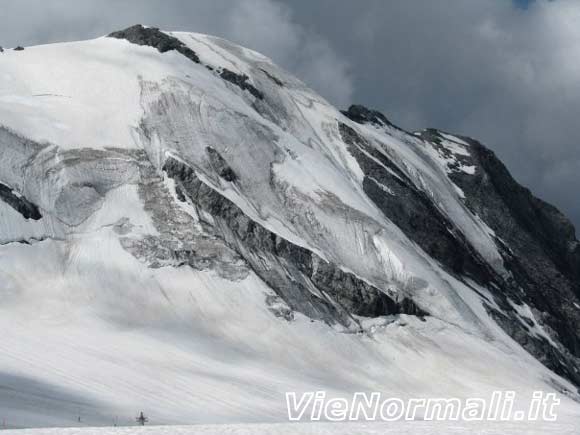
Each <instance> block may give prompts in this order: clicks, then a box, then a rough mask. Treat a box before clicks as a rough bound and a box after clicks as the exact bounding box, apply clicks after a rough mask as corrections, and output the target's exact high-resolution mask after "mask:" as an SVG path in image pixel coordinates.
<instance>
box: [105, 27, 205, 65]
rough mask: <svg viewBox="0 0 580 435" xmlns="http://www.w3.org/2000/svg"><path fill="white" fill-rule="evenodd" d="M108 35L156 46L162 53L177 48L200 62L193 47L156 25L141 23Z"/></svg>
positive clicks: (191, 58) (134, 42) (196, 61)
mask: <svg viewBox="0 0 580 435" xmlns="http://www.w3.org/2000/svg"><path fill="white" fill-rule="evenodd" d="M108 36H109V37H110V38H117V39H126V40H127V41H129V42H131V43H132V44H137V45H148V46H150V47H154V48H156V49H157V50H159V52H160V53H165V52H168V51H171V50H175V51H177V52H179V53H181V54H182V55H184V56H185V57H187V58H188V59H190V60H192V61H193V62H195V63H200V61H199V57H198V56H197V54H196V53H195V52H194V51H193V50H192V49H191V48H189V47H187V46H186V45H185V44H184V43H183V42H181V41H180V40H179V39H177V38H174V37H172V36H169V35H168V34H166V33H163V32H162V31H161V30H159V29H158V28H156V27H143V26H142V25H141V24H136V25H134V26H132V27H129V28H127V29H125V30H119V31H117V32H113V33H111V34H109V35H108Z"/></svg>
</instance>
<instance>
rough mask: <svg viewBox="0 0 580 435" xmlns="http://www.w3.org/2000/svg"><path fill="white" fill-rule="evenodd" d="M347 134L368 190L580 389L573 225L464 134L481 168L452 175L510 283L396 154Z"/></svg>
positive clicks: (435, 140) (578, 251)
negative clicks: (529, 313)
mask: <svg viewBox="0 0 580 435" xmlns="http://www.w3.org/2000/svg"><path fill="white" fill-rule="evenodd" d="M343 113H344V114H345V115H346V116H347V117H349V118H350V119H351V120H353V121H355V122H357V123H361V124H366V123H372V124H374V125H376V126H379V127H381V126H387V125H388V126H392V124H391V123H390V122H389V121H388V120H387V118H386V117H385V116H384V115H382V114H380V113H379V112H376V111H373V110H369V109H367V108H364V107H362V106H351V108H349V110H348V111H346V112H343ZM395 128H396V127H395ZM339 129H340V132H341V135H342V137H343V140H344V141H345V143H346V144H347V145H348V146H349V151H350V153H351V154H352V155H353V156H354V157H355V158H356V159H357V162H358V163H359V165H360V167H361V169H362V170H363V172H364V173H365V178H364V180H363V188H364V191H365V193H366V194H367V196H368V197H369V198H370V199H371V200H372V201H373V202H374V203H375V204H376V205H377V206H378V207H379V209H380V210H381V211H382V212H383V213H384V214H385V216H387V217H388V218H389V219H390V220H391V221H393V222H394V223H395V224H396V225H397V226H398V227H399V228H401V229H402V230H403V231H404V232H405V234H406V235H407V236H408V237H409V238H410V239H412V240H413V241H415V243H417V244H418V245H419V246H421V247H422V248H423V250H425V251H426V252H427V253H428V254H429V255H431V256H432V257H433V258H435V259H437V260H438V261H439V262H441V264H442V265H444V266H446V267H447V269H448V270H449V271H451V272H453V273H455V274H456V276H458V277H459V278H460V279H461V277H462V276H470V277H471V278H473V279H474V280H475V281H477V282H479V283H481V284H484V285H485V286H486V287H487V288H489V289H490V290H491V291H492V295H493V297H494V302H495V304H496V305H498V306H499V307H500V309H501V311H498V310H497V309H495V308H492V307H491V306H487V309H488V312H489V313H490V315H491V316H492V317H493V318H494V319H496V321H497V322H498V324H500V325H501V326H502V328H503V329H504V330H505V331H506V332H507V333H508V334H509V335H510V336H511V337H512V338H514V339H515V340H516V341H517V342H518V343H520V344H521V345H522V346H523V347H524V348H525V349H526V350H527V351H528V352H530V353H531V354H532V355H534V356H535V357H536V358H538V360H540V361H541V362H542V363H543V364H545V365H546V366H547V367H549V368H550V369H552V370H554V371H555V372H556V373H558V374H560V375H562V376H564V377H566V378H568V379H570V380H571V381H573V382H575V383H576V384H577V385H580V358H578V357H579V356H580V309H578V308H577V307H576V306H575V305H574V304H572V302H574V303H575V304H577V305H578V306H580V300H579V298H578V297H579V296H580V278H579V277H580V244H579V243H578V241H577V240H576V238H575V231H574V228H573V226H572V224H571V223H570V222H569V221H568V220H567V219H566V218H565V217H564V216H563V215H562V214H561V213H560V212H559V211H558V210H557V209H555V208H554V207H552V206H551V205H549V204H546V203H545V202H543V201H541V200H539V199H537V198H535V197H534V196H533V195H532V194H531V193H530V192H529V190H528V189H526V188H524V187H522V186H520V185H519V184H518V183H517V182H516V181H515V180H514V179H513V178H512V177H511V175H510V174H509V172H508V170H507V169H506V168H505V166H504V165H503V164H502V163H501V162H500V161H499V159H497V157H496V156H495V155H494V154H493V152H491V151H490V150H488V149H487V148H485V147H484V146H483V145H481V144H480V143H479V142H476V141H473V140H471V139H469V138H464V137H460V139H462V140H464V141H466V142H467V143H468V144H469V145H470V154H471V155H470V156H459V157H458V156H455V155H454V156H453V157H454V159H458V158H461V159H465V161H464V162H461V163H464V164H469V165H475V167H476V170H475V174H467V173H464V172H462V171H453V170H452V169H453V168H450V169H451V170H452V171H451V173H450V175H449V177H450V178H451V180H452V181H453V182H454V183H455V184H457V185H458V186H459V187H460V188H461V189H462V190H463V192H464V193H465V195H466V198H465V202H466V205H467V206H468V207H469V208H470V209H471V210H472V211H473V212H474V213H475V214H477V215H478V216H479V217H480V218H481V219H482V220H483V221H484V222H485V223H486V224H487V225H488V226H489V227H490V228H491V229H492V230H493V231H494V232H495V234H496V244H497V246H498V250H499V251H500V253H501V255H502V257H503V259H504V264H505V267H506V269H507V270H508V271H509V272H510V273H511V278H510V279H508V280H506V279H504V278H502V277H499V276H498V275H497V274H496V273H495V272H494V271H493V270H492V269H491V268H490V267H489V266H488V265H487V263H486V262H485V261H484V260H483V259H482V258H481V257H480V256H479V254H477V252H476V251H475V249H473V248H472V247H471V246H470V244H469V243H468V242H467V240H466V239H465V238H464V237H463V235H461V233H460V231H459V230H458V229H456V228H454V225H453V224H452V223H451V222H449V220H448V219H446V217H445V216H444V215H442V214H441V213H440V212H439V211H438V210H437V209H436V208H435V207H434V205H433V203H432V201H431V200H430V198H427V197H425V196H424V195H423V194H422V192H421V191H419V190H417V189H416V188H415V187H414V186H413V184H412V182H411V181H410V180H408V179H407V178H406V177H405V175H404V174H403V173H402V171H400V170H399V169H398V168H397V166H396V164H394V162H392V161H391V160H390V159H389V158H388V154H386V153H381V152H379V151H377V150H376V149H375V148H374V147H372V146H369V144H368V143H367V141H366V140H365V139H364V138H363V137H362V136H360V135H359V134H358V133H357V132H356V131H354V130H353V129H352V128H350V127H348V126H346V125H345V124H342V123H339ZM420 137H421V138H422V139H423V140H425V141H427V142H429V144H430V145H431V146H433V148H435V149H436V150H438V152H439V153H441V154H443V155H444V156H445V153H446V152H448V150H447V149H446V148H445V147H443V144H442V137H441V133H440V132H439V131H437V130H435V129H427V130H424V131H422V132H421V134H420ZM510 301H511V302H510ZM514 303H515V304H520V305H521V304H523V303H525V304H527V305H528V306H530V307H531V308H532V310H533V313H534V318H535V319H534V320H535V321H538V322H540V323H541V326H542V328H543V329H544V331H546V332H547V333H548V334H549V335H550V336H551V337H552V338H553V340H552V342H549V341H548V340H546V339H545V338H544V337H541V336H538V335H536V334H535V333H534V332H533V328H532V327H531V326H530V325H532V324H534V320H532V319H530V318H527V317H525V316H522V315H521V314H519V313H518V312H517V311H516V310H515V308H514V306H513V305H512V304H514ZM553 343H556V345H554V344H553ZM558 343H561V344H558Z"/></svg>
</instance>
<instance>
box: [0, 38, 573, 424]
mask: <svg viewBox="0 0 580 435" xmlns="http://www.w3.org/2000/svg"><path fill="white" fill-rule="evenodd" d="M164 35H166V36H169V37H171V38H175V39H173V40H172V41H174V42H175V41H178V42H179V43H180V44H182V46H184V47H187V48H189V49H190V50H193V51H194V52H195V53H196V55H197V56H198V58H199V62H194V61H192V60H191V59H188V58H187V57H185V56H184V55H182V54H181V53H179V52H178V51H176V50H169V51H166V52H163V53H162V52H160V50H158V49H157V48H155V47H152V46H148V45H147V44H144V45H143V44H142V45H138V44H137V43H131V42H129V41H128V40H125V39H118V38H111V37H103V38H98V39H95V40H92V41H83V42H74V43H65V44H52V45H47V46H38V47H29V48H26V49H25V50H24V51H13V50H6V51H5V52H4V53H2V54H0V76H1V77H2V78H3V79H2V81H0V146H1V147H2V153H3V154H2V162H1V163H0V182H1V183H3V184H5V185H7V186H9V187H10V188H11V189H13V191H14V192H16V193H17V195H16V194H15V195H16V196H17V197H18V198H25V199H26V201H28V202H30V203H32V204H34V205H35V206H37V207H38V209H39V210H40V213H41V215H42V217H41V218H40V219H38V220H34V219H30V218H26V217H24V216H23V215H22V214H21V213H19V212H18V210H17V209H16V208H15V207H14V206H12V205H10V204H9V203H8V202H7V201H0V219H1V220H0V243H2V244H1V245H0V300H1V301H2V302H1V303H0V330H1V331H3V332H4V334H3V337H2V340H0V418H1V419H4V421H6V422H7V425H8V426H10V427H30V426H71V425H75V423H76V422H77V420H78V417H79V416H80V417H81V419H82V421H83V422H84V423H85V424H93V425H106V424H111V423H112V422H113V421H115V420H116V421H118V422H119V423H121V424H123V423H129V422H130V421H131V419H132V418H133V416H134V415H135V413H136V412H138V411H139V410H145V411H146V412H147V413H148V414H151V415H152V416H154V418H155V422H156V423H162V424H191V423H226V422H231V423H234V422H283V421H285V419H286V410H285V401H284V393H285V392H286V391H313V390H320V389H324V390H327V391H328V392H329V394H331V395H335V396H341V395H348V394H352V393H353V392H356V391H380V392H384V393H385V394H388V395H390V396H397V397H401V398H410V397H431V396H443V397H462V398H464V397H469V396H475V397H480V396H487V395H489V394H490V393H491V391H493V390H497V389H500V390H508V389H509V390H514V391H517V392H518V393H519V394H521V396H522V397H524V396H526V397H528V396H531V393H532V392H533V391H534V390H537V389H542V390H546V391H557V392H558V393H560V394H561V395H562V397H561V398H562V410H563V411H562V412H563V415H565V418H566V419H567V420H566V421H565V422H564V423H563V424H564V425H566V424H568V421H570V422H576V421H578V420H576V418H577V416H578V415H580V407H579V406H578V404H577V402H576V400H578V397H577V395H576V393H575V392H574V391H575V386H574V385H573V384H572V383H571V382H569V381H568V380H565V379H563V378H561V377H559V376H558V375H556V374H555V373H553V372H551V371H550V370H549V369H548V368H546V367H545V366H543V365H542V364H541V363H540V362H539V361H537V360H536V359H535V358H534V357H533V356H532V355H530V354H529V353H527V352H526V351H525V350H524V349H523V348H522V347H520V345H519V344H518V343H516V342H515V341H514V340H513V339H512V338H511V337H510V336H509V335H508V334H507V333H506V332H505V331H504V329H502V328H501V327H500V325H498V323H496V322H495V321H494V319H493V318H492V317H491V316H490V315H489V311H488V309H487V308H486V307H487V306H492V307H494V309H497V310H498V311H502V310H503V309H504V307H501V306H499V305H498V304H497V303H496V302H495V300H494V296H493V294H492V293H493V291H494V289H496V288H498V287H497V285H493V286H492V285H489V286H486V285H485V283H482V282H477V281H476V280H474V279H472V278H473V277H469V276H463V275H461V274H458V273H454V272H453V271H451V270H449V269H448V268H446V267H445V266H444V265H442V264H441V262H440V261H438V260H439V259H437V258H434V257H432V256H430V255H429V254H428V253H427V252H426V251H425V249H423V248H422V246H421V245H420V244H419V243H417V241H416V240H414V239H413V238H412V237H411V236H410V235H409V234H408V233H406V232H405V231H403V229H401V228H400V227H399V226H398V225H397V224H396V223H395V222H394V221H393V220H392V219H391V218H390V217H389V216H388V215H387V214H385V212H384V210H382V209H381V208H380V207H379V206H378V205H377V203H376V202H375V201H374V200H372V199H371V198H370V196H369V194H368V192H367V191H366V190H365V182H366V181H367V173H365V171H364V169H363V168H362V167H361V162H360V161H359V160H357V158H355V157H354V155H353V152H352V149H351V148H349V146H350V145H349V144H348V143H347V141H346V140H345V138H344V135H343V132H342V131H341V128H340V125H345V126H347V127H348V128H350V129H352V131H355V132H356V134H358V135H360V136H361V137H363V138H364V140H365V143H366V145H365V148H364V149H363V148H362V147H361V148H360V152H361V153H363V154H364V155H365V156H366V157H367V158H368V159H371V161H372V162H373V163H374V164H376V165H379V167H380V168H382V169H381V170H382V171H384V172H385V173H388V174H391V175H392V176H393V177H398V178H399V179H400V180H403V179H404V180H406V181H405V183H409V186H408V188H409V189H411V190H412V191H413V192H415V194H416V195H424V196H421V198H423V197H424V198H428V200H429V201H431V203H432V204H434V206H433V207H434V209H433V210H436V211H437V213H439V215H440V216H441V219H445V220H446V221H449V222H452V223H453V228H454V229H453V231H451V230H450V233H451V232H457V233H458V234H461V237H462V239H461V240H465V242H461V243H465V245H469V246H470V251H469V252H475V253H474V254H473V255H474V258H475V257H476V258H477V259H478V261H482V262H483V263H484V264H485V268H486V269H485V270H486V273H489V274H492V275H493V276H494V278H493V279H497V280H502V279H504V278H509V277H510V271H509V270H508V269H507V266H506V264H504V257H503V256H502V250H501V249H500V248H499V247H498V243H497V238H496V237H495V235H494V232H493V230H491V229H490V228H489V227H488V226H487V225H486V224H485V223H484V222H483V220H482V219H481V218H480V217H479V216H478V215H477V214H475V213H474V212H472V211H471V210H470V209H469V208H468V207H467V206H466V204H465V202H464V195H463V194H462V192H461V189H460V188H459V187H458V186H457V185H456V184H454V182H453V181H452V179H451V178H450V177H449V174H450V173H453V172H454V171H460V172H462V173H463V174H465V175H466V176H471V175H473V174H474V173H475V171H476V169H475V167H474V166H471V165H469V164H467V163H462V162H463V160H462V159H463V158H467V157H469V155H470V154H469V153H470V151H469V149H468V148H469V146H468V144H467V143H465V142H463V141H462V139H459V138H455V137H454V136H450V135H449V136H446V137H445V138H444V142H443V144H442V145H441V146H442V147H443V148H444V149H445V150H447V151H441V149H442V148H433V147H432V146H431V144H430V143H429V142H426V141H425V140H423V139H421V138H420V137H416V136H413V135H410V134H407V133H405V132H402V131H400V130H398V129H396V128H394V127H390V126H388V125H386V124H385V125H377V124H361V123H357V122H355V121H353V120H352V119H351V118H349V117H348V116H346V115H345V114H343V113H341V112H339V111H338V110H337V109H335V108H334V107H332V106H331V105H330V104H329V103H328V102H326V101H325V100H324V99H322V98H321V97H320V96H318V95H317V94H316V93H315V92H314V91H312V90H310V89H308V88H307V87H306V86H305V85H304V84H303V83H302V82H300V81H299V80H298V79H296V78H294V77H293V76H291V75H289V74H288V73H286V72H285V71H283V70H281V69H279V68H278V67H276V66H275V65H273V64H272V62H271V61H270V60H268V59H267V58H265V57H264V56H262V55H260V54H258V53H255V52H253V51H250V50H247V49H245V48H242V47H239V46H237V45H235V44H232V43H229V42H227V41H224V40H221V39H219V38H213V37H210V36H206V35H199V34H190V33H180V32H174V33H172V32H168V33H165V34H164ZM157 36H158V35H157ZM224 71H226V72H229V73H226V74H224ZM228 74H229V75H228ZM224 77H226V78H224ZM252 89H253V90H254V91H252ZM255 90H258V91H255ZM260 95H261V96H262V97H261V98H260ZM387 160H388V161H389V162H390V163H388V164H386V163H384V162H386V161H387ZM393 174H394V175H393ZM375 181H376V182H377V183H379V184H380V183H381V182H380V181H378V180H377V179H376V178H375ZM391 187H392V186H391ZM391 187H389V186H387V185H382V188H383V190H382V191H383V193H384V195H391V196H392V195H393V193H392V192H393V190H392V189H391ZM195 189H197V190H195ZM196 195H197V196H196ZM0 199H1V198H0ZM10 200H11V201H12V202H13V203H14V202H18V200H17V199H14V198H11V199H10ZM256 228H258V230H256ZM241 234H242V235H241ZM256 234H257V235H256ZM246 236H247V237H246ZM254 236H255V238H252V237H254ZM454 237H455V235H454ZM272 244H273V246H272ZM462 246H463V245H462ZM285 250H287V251H285ZM284 252H290V253H291V255H288V256H284V255H285V254H284ZM298 254H300V255H298ZM305 259H306V260H305ZM479 259H482V260H479ZM488 266H489V267H488ZM482 267H483V266H482ZM488 269H489V270H488ZM496 276H497V278H495V277H496ZM333 280H334V281H333ZM329 282H331V283H333V284H331V285H328V284H327V283H329ZM498 282H499V281H498ZM353 288H355V289H356V291H355V290H352V289H353ZM361 295H362V296H361ZM369 295H370V296H369ZM385 295H388V297H387V296H385ZM387 299H388V301H390V302H385V301H386V300H387ZM369 300H370V301H371V302H372V301H373V300H376V301H379V302H377V303H376V304H374V305H373V304H372V303H371V302H369ZM405 300H411V301H412V303H413V305H412V306H413V307H415V306H416V307H417V308H416V309H415V308H414V309H411V310H409V309H407V308H404V307H406V306H407V305H405V303H404V301H405ZM365 304H367V305H365ZM381 304H382V305H381ZM385 304H387V305H388V306H391V305H392V306H393V307H394V308H389V309H386V308H384V307H385ZM389 304H391V305H389ZM369 307H370V308H369ZM377 307H379V308H377ZM381 307H383V308H381ZM520 311H521V310H520ZM524 311H525V310H524ZM524 311H521V313H523V314H522V315H525V313H524ZM420 312H425V313H428V315H427V316H423V315H417V314H418V313H420ZM521 313H520V314H521ZM526 313H527V311H526ZM367 317H373V320H369V319H367ZM371 324H372V325H373V326H372V327H369V326H368V325H371ZM542 328H543V327H542V325H541V324H540V323H538V322H535V323H534V336H543V335H542V334H546V336H548V337H549V335H548V334H547V332H546V331H544V330H543V329H542ZM556 346H558V344H556ZM564 427H565V426H564ZM184 430H186V429H184ZM203 430H209V431H211V430H213V429H211V428H208V429H203ZM219 430H221V429H219ZM238 430H240V431H242V432H240V433H244V432H243V431H244V430H246V429H244V428H238V427H232V429H231V431H233V432H231V433H238V432H236V431H238ZM265 430H266V432H264V433H278V432H274V431H275V430H277V429H270V428H267V429H265ZM285 430H292V429H289V428H286V427H283V428H282V429H281V432H279V433H285V432H284V431H285ZM305 430H306V431H308V430H310V429H305ZM317 430H318V429H317ZM323 430H326V429H323ZM369 430H371V429H369ZM372 430H375V429H374V428H372ZM224 431H225V433H230V432H228V431H230V429H224ZM268 431H272V432H268ZM73 433H75V432H73ZM89 433H90V432H89ZM99 433H100V432H99ZM104 433H106V432H104ZM137 433H140V432H137ZM144 433H147V432H144ZM152 433H153V432H152ZM159 433H163V432H159ZM172 433H173V432H172ZM175 433H177V432H175ZM183 433H187V432H183ZM201 433H205V432H201ZM208 433H212V432H208ZM216 433H221V432H216ZM305 433H310V432H305ZM369 433H373V432H369ZM403 433H404V432H403Z"/></svg>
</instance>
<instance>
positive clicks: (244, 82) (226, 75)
mask: <svg viewBox="0 0 580 435" xmlns="http://www.w3.org/2000/svg"><path fill="white" fill-rule="evenodd" d="M220 77H221V78H222V79H224V80H226V81H228V82H230V83H233V84H234V85H236V86H237V87H238V88H240V89H242V90H244V91H248V92H249V93H250V94H252V95H253V96H254V97H256V98H257V99H259V100H263V99H264V94H263V93H262V92H260V91H259V90H258V89H256V87H255V86H254V85H252V84H251V83H250V82H249V81H248V80H249V77H248V76H247V75H245V74H236V73H235V72H233V71H230V70H229V69H227V68H224V69H223V70H222V72H221V73H220Z"/></svg>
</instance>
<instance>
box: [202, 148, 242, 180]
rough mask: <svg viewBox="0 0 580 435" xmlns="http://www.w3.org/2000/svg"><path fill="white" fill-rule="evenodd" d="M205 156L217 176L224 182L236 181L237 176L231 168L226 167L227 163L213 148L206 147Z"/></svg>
mask: <svg viewBox="0 0 580 435" xmlns="http://www.w3.org/2000/svg"><path fill="white" fill-rule="evenodd" d="M206 151H207V155H208V156H209V161H210V163H211V165H212V166H213V168H214V169H215V171H216V172H217V173H218V174H219V176H220V177H222V178H223V179H224V180H226V181H230V182H233V181H236V180H237V179H238V176H237V175H236V173H235V172H234V170H233V169H232V168H230V166H229V165H228V163H227V162H226V161H225V160H224V158H223V157H222V156H221V155H220V153H218V152H217V151H216V150H215V149H214V148H212V147H207V148H206Z"/></svg>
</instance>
